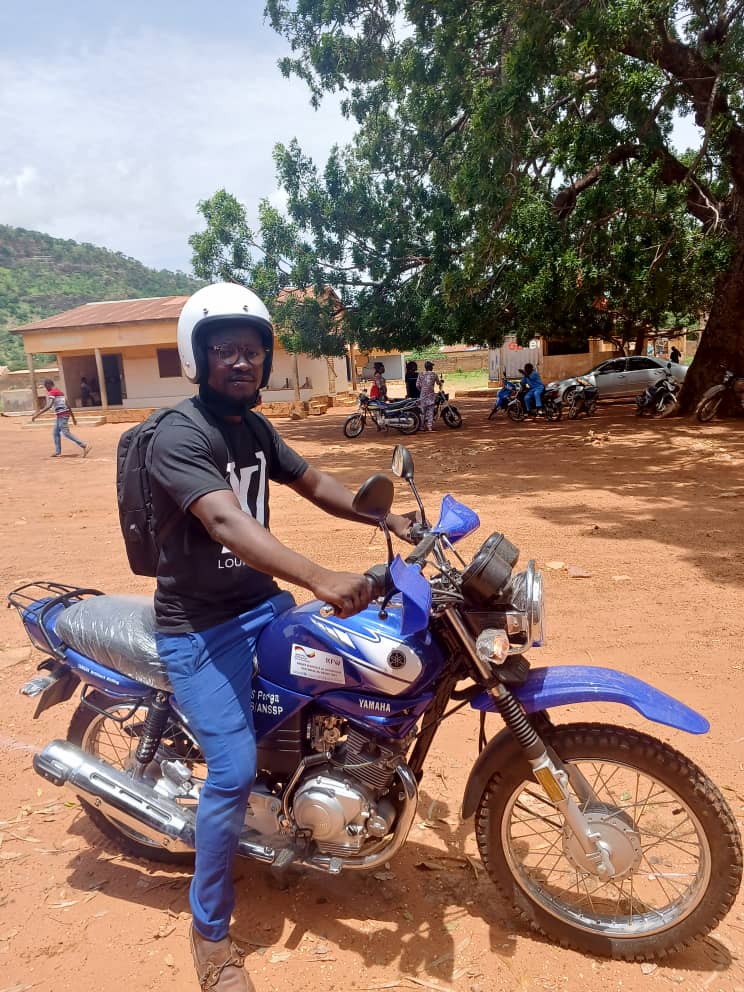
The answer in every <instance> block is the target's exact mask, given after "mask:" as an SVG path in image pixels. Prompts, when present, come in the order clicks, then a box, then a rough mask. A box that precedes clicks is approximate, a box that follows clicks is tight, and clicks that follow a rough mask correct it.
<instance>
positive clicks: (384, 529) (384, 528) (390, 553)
mask: <svg viewBox="0 0 744 992" xmlns="http://www.w3.org/2000/svg"><path fill="white" fill-rule="evenodd" d="M380 527H381V528H382V532H383V534H384V535H385V540H386V541H387V553H388V565H389V564H390V562H391V561H392V560H393V557H394V556H393V542H392V540H391V539H390V530H389V528H388V525H387V524H386V523H385V521H384V520H381V521H380Z"/></svg>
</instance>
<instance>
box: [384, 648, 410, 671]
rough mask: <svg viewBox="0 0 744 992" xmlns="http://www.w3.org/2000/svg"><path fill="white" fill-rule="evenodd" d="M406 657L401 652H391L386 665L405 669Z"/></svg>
mask: <svg viewBox="0 0 744 992" xmlns="http://www.w3.org/2000/svg"><path fill="white" fill-rule="evenodd" d="M405 664H406V656H405V655H404V654H403V652H402V651H391V652H390V654H389V655H388V665H390V667H391V668H405Z"/></svg>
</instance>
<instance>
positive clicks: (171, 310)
mask: <svg viewBox="0 0 744 992" xmlns="http://www.w3.org/2000/svg"><path fill="white" fill-rule="evenodd" d="M186 300H188V296H154V297H151V298H150V299H146V300H106V301H104V302H102V303H84V304H83V305H82V306H80V307H75V308H74V309H73V310H65V312H64V313H58V314H54V316H52V317H45V318H44V320H36V321H34V322H33V323H32V324H24V325H22V326H21V327H14V328H13V333H15V334H18V333H21V332H24V333H25V332H26V331H50V330H57V329H61V328H64V327H92V326H95V325H96V324H134V323H141V322H143V321H150V320H178V317H179V315H180V313H181V310H182V309H183V305H184V303H185V302H186Z"/></svg>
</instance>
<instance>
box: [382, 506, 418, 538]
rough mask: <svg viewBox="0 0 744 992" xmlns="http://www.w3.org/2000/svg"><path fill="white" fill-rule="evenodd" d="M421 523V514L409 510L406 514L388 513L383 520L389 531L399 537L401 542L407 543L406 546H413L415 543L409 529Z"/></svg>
mask: <svg viewBox="0 0 744 992" xmlns="http://www.w3.org/2000/svg"><path fill="white" fill-rule="evenodd" d="M420 522H421V514H420V513H419V511H418V510H410V511H409V512H408V513H403V514H398V513H388V515H387V517H386V518H385V523H386V524H387V525H388V527H389V529H390V530H391V531H392V532H393V534H395V536H396V537H399V538H400V539H401V541H407V542H408V544H415V543H416V541H415V539H414V538H413V536H412V534H411V529H412V527H413V525H414V524H417V523H420Z"/></svg>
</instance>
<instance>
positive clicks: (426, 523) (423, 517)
mask: <svg viewBox="0 0 744 992" xmlns="http://www.w3.org/2000/svg"><path fill="white" fill-rule="evenodd" d="M406 481H407V482H408V485H409V486H410V487H411V492H412V493H413V495H414V496H415V497H416V502H417V503H418V508H419V510H421V524H422V526H423V527H428V526H429V521H428V520H427V519H426V510H425V509H424V504H423V503H422V502H421V497H420V496H419V493H418V489H417V488H416V483H415V482H414V481H413V479H407V480H406Z"/></svg>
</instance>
